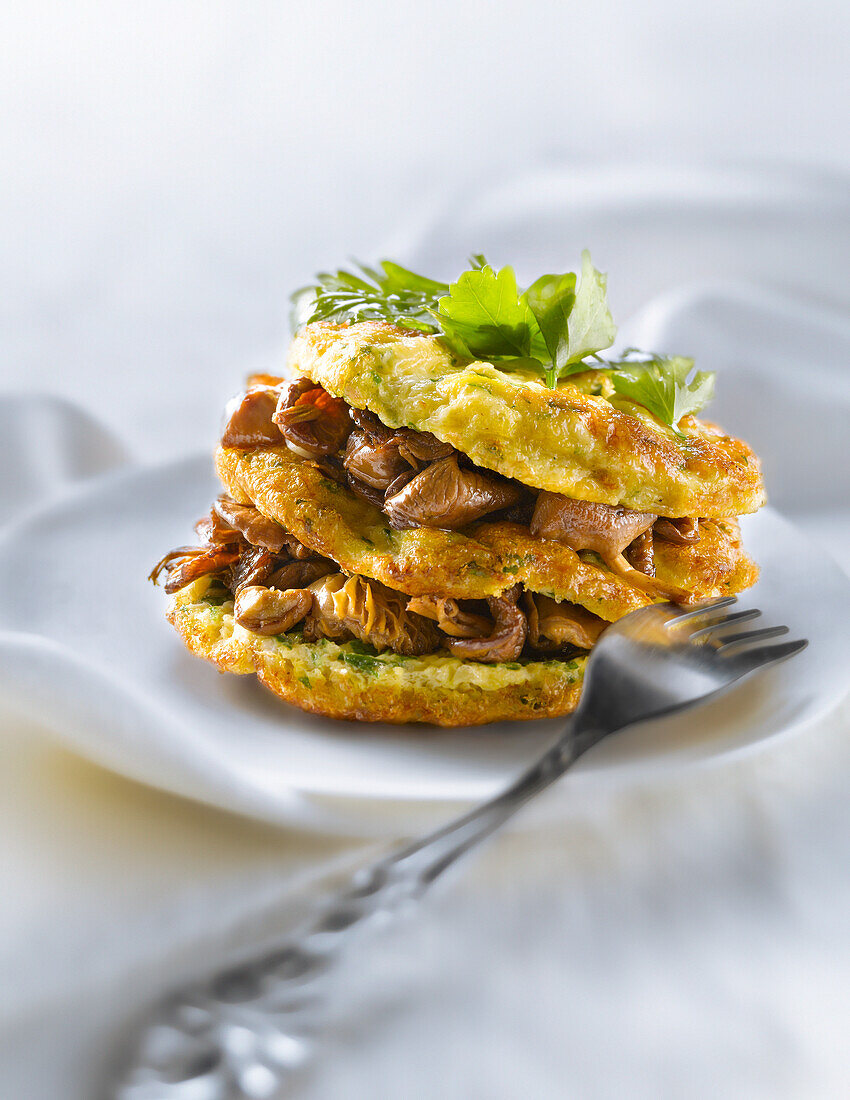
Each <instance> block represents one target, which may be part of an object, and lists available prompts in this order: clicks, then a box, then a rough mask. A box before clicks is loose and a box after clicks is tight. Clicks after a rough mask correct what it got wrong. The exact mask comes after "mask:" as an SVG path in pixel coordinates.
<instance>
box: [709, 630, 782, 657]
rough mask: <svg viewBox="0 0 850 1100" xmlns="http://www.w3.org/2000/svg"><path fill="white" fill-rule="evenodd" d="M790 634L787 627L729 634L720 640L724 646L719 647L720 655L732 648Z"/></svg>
mask: <svg viewBox="0 0 850 1100" xmlns="http://www.w3.org/2000/svg"><path fill="white" fill-rule="evenodd" d="M787 633H788V627H787V626H766V627H765V628H764V630H744V631H742V632H741V633H740V634H729V635H726V636H724V637H722V638H719V639H718V641H720V642H721V643H722V644H721V645H719V646H718V647H717V652H718V653H725V652H726V651H727V650H728V649H730V648H731V647H732V646H742V645H747V644H748V643H749V642H761V641H766V640H767V639H768V638H779V637H780V636H781V635H783V634H787Z"/></svg>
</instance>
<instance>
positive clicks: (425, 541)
mask: <svg viewBox="0 0 850 1100" xmlns="http://www.w3.org/2000/svg"><path fill="white" fill-rule="evenodd" d="M216 469H217V471H218V474H219V477H220V478H221V480H222V482H223V483H224V486H225V488H226V489H227V491H228V492H229V493H230V495H231V496H232V497H233V498H234V499H236V500H238V501H240V502H241V503H243V504H253V505H254V506H255V507H256V508H258V509H259V510H260V511H261V512H262V513H263V514H264V515H266V516H268V517H269V518H270V519H274V520H277V521H278V522H279V523H281V524H283V526H284V527H285V528H286V529H287V530H288V531H290V532H291V533H292V534H293V535H295V537H296V538H297V539H298V540H299V541H300V542H301V543H303V544H304V545H305V546H307V547H309V548H310V549H311V550H314V551H315V552H316V553H319V554H322V555H324V556H325V557H328V558H332V559H333V560H334V561H335V562H337V563H338V564H339V565H340V566H341V567H342V568H343V569H344V570H345V571H346V572H347V573H360V574H362V575H363V576H366V577H371V578H373V579H374V580H378V581H381V582H382V583H383V584H386V585H387V586H389V587H390V588H394V589H397V590H398V591H400V592H405V593H407V594H408V595H411V596H425V595H431V594H434V593H439V594H440V595H446V596H453V597H455V598H457V599H480V598H483V597H485V596H492V595H498V594H499V593H501V592H504V591H505V590H506V589H508V588H511V587H512V586H513V585H515V584H516V583H517V582H521V583H522V584H524V585H525V586H526V588H528V589H530V590H531V591H532V592H541V593H544V594H545V595H548V596H552V597H554V598H555V599H557V600H569V601H570V603H576V604H579V605H580V606H581V607H585V608H587V610H588V611H592V612H593V613H594V614H596V615H599V616H600V617H601V618H603V619H606V620H608V621H609V622H611V621H613V620H615V619H618V618H620V617H621V616H623V615H626V614H628V613H629V612H630V611H635V610H637V608H639V607H645V606H646V605H647V604H649V603H652V598H651V597H650V596H648V595H647V594H646V593H645V592H643V591H641V590H640V589H639V588H636V587H635V586H634V585H632V584H630V583H629V582H628V581H626V580H623V579H622V578H620V577H617V576H615V575H614V574H613V573H611V572H609V570H607V569H606V568H604V567H603V566H602V565H601V564H595V562H594V560H589V561H588V560H584V559H583V558H582V557H580V556H579V555H578V554H576V553H575V552H574V551H572V550H570V549H569V547H567V546H564V545H562V544H561V543H558V542H552V541H550V540H548V539H540V538H533V537H532V536H531V535H530V534H529V531H528V528H527V527H522V526H520V525H519V524H516V523H506V522H499V523H487V522H486V521H485V522H482V523H479V524H478V525H476V526H475V527H473V528H471V529H470V530H469V532H468V533H462V532H460V531H438V530H435V529H433V528H424V527H423V528H417V529H415V530H411V531H391V530H390V528H389V527H388V525H387V521H386V517H385V516H384V515H383V514H382V513H381V512H380V511H379V510H378V509H377V508H375V507H374V506H373V505H371V504H369V503H368V502H367V501H365V500H363V499H362V498H361V497H359V496H357V495H356V494H354V493H352V492H351V491H350V490H348V489H346V488H345V487H344V486H341V485H337V484H336V482H334V481H331V480H330V479H329V478H327V477H325V476H324V474H322V472H321V471H320V470H319V469H318V468H317V467H316V466H315V465H314V464H313V463H311V462H310V461H308V460H305V459H302V458H299V457H298V456H297V455H295V454H293V453H292V452H291V451H289V450H288V449H287V448H286V447H269V448H266V449H263V450H255V451H238V450H233V449H229V448H223V447H220V448H219V449H218V451H217V453H216ZM655 546H656V548H655V561H656V572H657V575H658V577H659V578H660V579H661V580H663V581H666V582H667V583H669V584H673V585H676V586H677V587H680V588H685V589H687V590H688V591H690V592H692V593H693V595H694V599H707V598H709V597H712V596H728V595H732V594H734V593H735V592H740V591H742V590H743V589H745V588H749V587H750V585H752V584H754V583H755V581H756V579H757V577H758V568H757V566H756V565H755V563H754V562H753V561H752V560H751V559H750V558H749V557H748V556H747V555H746V553H745V552H744V550H743V547H742V545H741V537H740V531H739V529H738V524H737V522H736V521H735V520H717V521H713V522H708V523H703V524H701V525H700V539H699V541H698V542H697V543H695V544H694V545H693V546H680V545H676V544H674V543H667V542H664V541H663V540H661V539H656V544H655ZM585 557H591V558H592V557H593V556H592V555H585ZM596 560H598V559H596Z"/></svg>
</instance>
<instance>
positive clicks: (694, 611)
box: [667, 596, 738, 626]
mask: <svg viewBox="0 0 850 1100" xmlns="http://www.w3.org/2000/svg"><path fill="white" fill-rule="evenodd" d="M737 602H738V600H737V597H736V596H721V597H720V599H718V600H706V601H705V603H701V604H700V605H699V607H692V608H689V609H688V610H687V611H681V610H680V609H678V608H677V609H676V614H672V615H671V616H670V618H669V619H668V620H667V625H668V626H679V625H680V624H681V623H687V622H689V621H690V620H691V619H699V618H702V616H704V615H711V614H713V613H714V612H715V611H720V610H721V609H722V608H724V607H731V606H732V604H733V603H737Z"/></svg>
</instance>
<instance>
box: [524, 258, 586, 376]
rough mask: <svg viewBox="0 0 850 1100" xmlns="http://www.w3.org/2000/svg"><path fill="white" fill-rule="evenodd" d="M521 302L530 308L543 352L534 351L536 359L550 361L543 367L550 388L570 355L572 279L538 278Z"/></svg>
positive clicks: (570, 273)
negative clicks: (550, 363) (540, 338)
mask: <svg viewBox="0 0 850 1100" xmlns="http://www.w3.org/2000/svg"><path fill="white" fill-rule="evenodd" d="M525 300H526V301H527V302H528V304H529V306H530V307H531V311H532V313H533V314H534V316H535V318H536V320H537V324H538V327H539V329H540V335H541V337H542V339H543V343H544V350H543V354H542V356H541V354H540V352H541V349H540V348H534V351H535V353H536V354H537V355H538V357H539V358H543V359H545V358H546V354H545V353H546V352H548V357H549V359H551V362H552V365H551V367H547V368H545V373H546V382H547V384H548V385H549V387H550V389H554V387H555V385H556V384H557V381H558V377H559V376H560V373H561V371H562V370H563V369H564V368H565V367H566V366H567V364H568V362H569V354H570V327H569V326H570V314H571V312H572V310H573V306H574V305H575V301H576V277H575V275H574V274H573V272H571V271H570V272H567V274H566V275H541V276H540V278H539V279H537V280H535V282H533V283H532V284H531V286H530V287H529V288H528V290H527V291H526V292H525Z"/></svg>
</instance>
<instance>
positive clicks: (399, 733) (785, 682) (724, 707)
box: [0, 458, 850, 832]
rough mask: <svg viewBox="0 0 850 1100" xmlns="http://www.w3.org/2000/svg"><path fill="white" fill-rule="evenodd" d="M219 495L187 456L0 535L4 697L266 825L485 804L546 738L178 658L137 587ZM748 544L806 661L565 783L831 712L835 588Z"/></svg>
mask: <svg viewBox="0 0 850 1100" xmlns="http://www.w3.org/2000/svg"><path fill="white" fill-rule="evenodd" d="M216 491H217V490H216V484H215V482H214V479H213V476H212V471H211V469H210V462H209V459H207V458H198V459H192V460H186V461H184V462H181V463H177V464H171V465H168V466H165V467H159V468H144V469H141V470H138V469H137V470H133V471H130V472H121V473H118V474H116V475H111V476H109V477H106V478H103V479H99V480H98V481H96V482H93V483H90V484H89V485H88V486H86V487H85V488H83V490H82V491H80V492H78V493H76V494H74V495H72V496H70V497H66V498H64V499H63V500H62V501H61V502H60V503H59V504H56V505H53V506H49V507H47V508H46V509H44V510H42V511H39V512H37V513H34V514H32V515H30V516H29V517H27V518H25V519H24V520H23V521H21V522H20V523H18V524H17V525H15V526H14V527H13V528H12V529H8V530H7V531H6V532H5V533H4V535H3V537H2V539H0V628H3V630H4V631H5V634H3V635H2V637H1V638H0V641H2V645H0V665H2V672H3V673H5V680H6V683H5V684H4V685H3V691H4V695H6V696H8V695H9V693H10V692H11V693H12V694H13V695H14V694H15V690H16V689H17V694H18V703H19V705H20V706H22V707H24V708H27V707H29V709H30V710H31V711H32V712H33V713H34V714H35V715H37V716H39V717H40V718H41V719H42V720H45V716H47V720H48V721H49V723H50V724H51V725H52V726H54V727H56V728H57V731H58V732H60V733H62V734H63V735H64V736H65V737H66V738H68V739H69V740H70V741H71V742H72V743H73V744H74V745H75V747H76V748H78V749H81V750H82V751H83V752H85V753H87V754H88V755H90V756H91V757H93V758H94V759H96V760H98V761H99V762H100V763H103V764H105V765H107V766H109V767H112V768H114V769H116V770H119V771H122V772H124V773H126V774H129V775H131V776H133V777H135V778H137V779H141V780H143V781H145V782H148V783H154V784H156V785H158V786H162V787H165V788H167V789H170V790H174V791H177V792H179V793H181V794H186V795H190V796H192V797H195V798H198V799H201V800H204V801H207V802H210V803H213V804H216V805H219V806H223V807H226V808H230V809H233V810H236V811H239V812H242V813H248V814H252V815H255V816H258V817H262V818H264V819H267V820H273V821H278V822H281V823H283V822H286V823H292V824H299V825H303V826H310V827H337V826H339V827H343V828H345V829H348V830H355V829H362V830H364V831H367V832H370V831H373V830H381V829H382V828H383V827H384V825H383V823H385V822H386V821H387V815H388V814H392V815H396V814H397V812H398V807H399V805H402V806H404V807H405V811H406V812H408V814H409V817H408V820H410V821H411V822H412V821H414V820H415V821H416V822H417V824H418V823H420V822H421V821H422V820H423V818H422V812H423V811H425V810H428V811H429V812H431V813H433V810H434V809H438V810H439V812H441V813H444V812H445V811H446V808H447V804H458V803H465V802H469V801H470V800H477V799H481V798H484V797H485V796H487V795H491V794H493V793H494V792H495V791H497V790H498V789H499V788H500V787H501V786H502V785H503V784H505V783H506V782H507V781H508V780H509V779H510V778H511V777H513V776H515V775H516V774H517V772H518V771H519V770H520V769H521V768H522V767H523V765H524V764H526V763H527V762H529V761H530V759H531V758H532V757H533V756H534V755H535V754H536V753H537V752H538V751H539V750H540V749H541V747H542V746H543V745H544V744H545V743H546V742H547V741H549V740H550V739H551V738H552V737H553V736H554V735H555V733H556V732H557V731H558V730H559V729H560V728H561V727H562V725H563V723H562V722H561V721H542V722H532V723H502V724H499V725H495V726H484V727H477V728H474V729H460V730H436V729H432V728H427V727H390V726H374V725H368V724H363V723H352V722H338V721H333V720H329V719H322V718H317V717H314V716H311V715H307V714H303V713H302V712H301V711H299V710H296V709H294V708H291V707H289V706H287V705H285V704H283V703H282V702H280V701H279V700H278V699H276V698H275V697H274V696H272V695H271V694H270V693H268V692H267V691H266V690H265V689H263V688H261V687H260V685H259V684H258V683H257V682H256V681H255V679H254V678H253V677H237V676H222V675H220V674H219V673H218V672H217V671H216V669H215V668H214V667H213V666H212V665H210V664H208V663H206V662H204V661H200V660H198V659H196V658H193V657H192V656H190V654H189V653H188V652H187V651H186V649H185V648H184V646H183V644H182V642H181V641H180V640H179V639H178V638H177V636H176V635H175V634H174V631H173V630H172V629H171V627H170V626H169V625H168V624H167V622H166V621H165V619H164V615H163V612H164V609H165V599H166V597H165V596H164V595H163V593H162V591H161V590H158V589H154V588H153V586H152V585H150V584H149V583H148V582H147V581H146V580H145V577H146V575H147V573H148V571H149V569H150V568H151V565H152V563H153V562H154V561H156V560H157V559H158V558H159V557H160V556H161V555H162V553H163V552H164V551H165V550H167V549H169V548H170V547H171V546H175V545H178V544H180V543H184V542H187V541H190V539H191V525H192V523H193V521H194V520H195V519H196V518H197V517H198V516H200V515H202V514H204V512H205V511H206V510H207V509H208V507H209V504H210V502H211V500H212V498H213V496H214V494H215V493H216ZM745 538H746V542H747V546H748V548H749V550H750V552H751V553H752V554H753V556H754V557H755V558H756V559H757V560H758V561H759V562H760V563H761V566H762V579H761V580H760V582H759V584H758V586H757V588H755V589H754V590H753V591H752V592H750V593H746V594H745V595H744V596H743V597H742V600H741V603H742V605H743V606H750V605H752V606H758V607H761V608H762V610H763V611H764V613H765V622H766V623H780V622H782V623H787V624H788V626H790V628H791V631H792V636H804V637H807V638H808V639H809V640H810V646H809V648H808V649H807V650H806V651H805V652H804V653H802V654H800V655H799V656H797V657H796V658H794V659H793V660H792V661H790V662H786V663H784V664H783V665H781V666H778V667H777V668H776V669H774V670H771V671H769V672H767V673H764V674H762V675H760V676H757V677H754V678H753V679H751V680H750V681H748V682H745V683H744V684H743V685H741V686H740V687H739V688H737V689H736V690H734V691H733V692H732V693H730V694H728V695H727V696H725V697H723V698H721V699H718V700H716V701H715V702H713V703H710V704H707V705H705V706H704V707H701V708H699V709H698V710H695V711H691V712H688V713H687V714H686V715H684V716H678V717H673V718H669V719H666V720H664V721H660V722H657V723H652V724H646V725H644V726H642V727H638V728H635V729H633V730H631V731H627V732H626V733H624V734H621V735H618V736H617V737H614V738H611V739H610V740H609V741H608V742H607V743H605V744H603V745H601V746H599V747H598V748H597V749H596V750H594V751H593V752H591V753H589V754H588V755H587V756H586V757H585V758H584V759H583V760H582V761H581V762H580V763H579V765H578V766H577V768H576V769H575V771H574V773H573V778H572V779H571V782H572V783H578V782H583V783H603V782H604V783H612V782H624V781H626V782H632V781H634V780H636V779H637V778H638V777H646V776H647V775H650V774H656V773H659V772H660V771H663V770H669V769H672V768H680V767H682V766H685V765H687V766H693V765H696V764H702V763H705V762H708V761H713V760H714V761H716V760H719V759H722V758H723V757H724V756H726V755H728V754H729V753H733V752H741V751H744V750H747V749H752V748H754V747H755V746H758V745H763V744H764V743H765V742H766V741H768V740H769V739H771V738H774V737H776V736H778V735H779V734H783V733H787V732H789V731H790V730H792V729H797V728H800V727H801V726H802V725H803V724H804V723H806V722H808V721H810V720H811V719H813V718H815V717H817V716H818V715H819V714H821V713H823V712H825V711H827V710H828V709H829V708H831V707H832V706H834V705H835V703H836V702H837V701H838V699H839V697H840V696H841V694H842V693H843V691H844V690H845V685H846V684H847V669H848V667H850V642H848V630H847V623H848V621H850V582H848V579H847V578H846V577H845V576H844V574H843V573H842V572H841V571H840V570H839V568H838V567H837V566H836V565H835V564H834V563H833V562H832V561H831V560H830V559H829V558H828V557H827V556H826V555H825V554H824V553H823V552H822V551H821V550H819V549H818V548H817V547H816V546H815V545H813V544H812V543H810V542H809V541H808V540H807V539H805V538H804V537H803V535H801V534H800V533H799V532H798V531H797V530H796V529H795V528H794V527H792V526H791V525H790V524H788V523H787V522H785V521H784V520H782V519H781V518H780V517H779V516H777V515H776V514H775V513H773V512H771V511H770V510H769V509H765V510H764V511H763V512H761V513H760V514H759V515H757V516H754V517H751V518H749V519H747V520H746V521H745ZM34 669H35V670H36V671H33V670H34ZM2 678H3V677H2V674H0V680H2ZM416 811H418V816H417V812H416ZM393 819H394V822H395V824H394V826H393V827H397V825H398V821H397V818H396V817H394V818H393Z"/></svg>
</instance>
